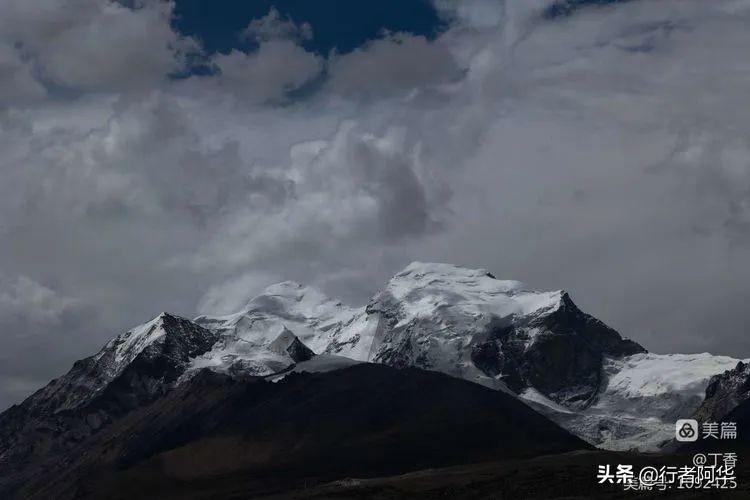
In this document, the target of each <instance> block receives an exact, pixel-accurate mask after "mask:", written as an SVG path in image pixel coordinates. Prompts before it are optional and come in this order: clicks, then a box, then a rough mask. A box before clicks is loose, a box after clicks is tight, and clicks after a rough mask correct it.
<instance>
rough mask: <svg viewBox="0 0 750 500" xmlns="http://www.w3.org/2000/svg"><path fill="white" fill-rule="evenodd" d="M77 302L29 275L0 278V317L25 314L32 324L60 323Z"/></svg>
mask: <svg viewBox="0 0 750 500" xmlns="http://www.w3.org/2000/svg"><path fill="white" fill-rule="evenodd" d="M73 306H74V302H73V301H72V300H70V299H67V298H65V297H61V296H60V295H58V294H57V293H55V292H54V291H53V290H51V289H49V288H47V287H45V286H43V285H40V284H39V283H37V282H36V281H34V280H32V279H31V278H29V277H27V276H18V277H16V278H15V279H6V280H2V281H0V318H1V319H2V321H7V320H8V318H11V319H12V318H22V319H24V320H27V321H29V322H30V323H32V324H40V323H41V324H55V323H59V322H60V320H61V316H62V315H63V314H64V313H65V312H67V311H68V310H70V309H71V308H72V307H73Z"/></svg>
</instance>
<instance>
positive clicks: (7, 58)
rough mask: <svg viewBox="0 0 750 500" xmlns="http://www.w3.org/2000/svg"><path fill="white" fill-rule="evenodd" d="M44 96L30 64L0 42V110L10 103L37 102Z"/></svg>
mask: <svg viewBox="0 0 750 500" xmlns="http://www.w3.org/2000/svg"><path fill="white" fill-rule="evenodd" d="M45 95H46V90H45V89H44V86H42V85H41V84H40V83H39V82H38V81H37V80H36V78H35V77H34V74H33V69H32V67H31V64H29V63H28V61H24V60H22V59H21V56H20V54H18V53H17V52H16V51H15V50H14V48H13V47H12V46H10V45H8V44H5V43H2V42H0V109H1V108H3V107H5V106H6V105H8V104H10V103H18V102H33V101H37V100H39V99H42V98H44V97H45Z"/></svg>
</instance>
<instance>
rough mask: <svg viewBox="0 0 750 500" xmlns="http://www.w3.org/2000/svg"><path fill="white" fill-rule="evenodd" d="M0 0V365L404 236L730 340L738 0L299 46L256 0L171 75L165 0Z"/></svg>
mask: <svg viewBox="0 0 750 500" xmlns="http://www.w3.org/2000/svg"><path fill="white" fill-rule="evenodd" d="M0 2H2V3H1V4H0V5H2V7H3V10H4V14H5V13H7V16H6V15H4V16H3V19H2V20H0V41H2V42H0V47H4V49H3V48H0V67H2V68H7V70H6V71H3V72H2V73H0V74H2V75H3V76H2V77H0V101H3V104H4V107H1V108H0V150H2V151H3V154H2V155H0V175H2V182H0V238H2V241H3V244H2V245H0V269H5V270H6V276H7V277H6V278H5V280H4V281H3V283H2V286H0V297H2V299H1V300H0V304H3V305H2V306H0V322H1V321H6V322H7V325H9V327H8V328H3V329H2V331H0V335H2V337H0V342H1V343H2V349H1V350H0V352H1V353H2V354H0V367H2V368H1V369H0V377H5V378H4V380H10V379H14V380H30V381H38V380H45V379H46V378H49V377H52V376H54V375H56V374H58V373H59V372H60V371H62V370H64V369H65V368H67V367H68V366H69V364H70V362H71V361H72V360H73V359H76V358H78V357H81V356H83V355H85V354H89V353H91V352H92V351H94V350H96V349H97V348H99V347H100V345H101V344H102V343H103V342H104V341H105V340H106V339H108V338H109V337H111V336H112V335H114V334H116V333H118V332H120V331H124V330H125V329H127V328H128V327H131V326H133V324H135V323H138V322H141V321H145V320H147V319H148V318H150V317H152V316H153V315H155V314H157V313H158V312H160V311H162V310H170V311H172V312H175V313H177V314H182V315H185V316H191V315H194V314H196V312H198V311H200V312H211V311H212V310H214V309H215V312H228V311H230V310H231V309H233V308H237V307H239V306H240V305H241V304H243V303H244V302H246V300H247V299H248V298H249V296H250V295H252V293H254V291H255V290H257V289H259V288H260V287H262V286H264V285H266V284H267V283H268V281H270V280H277V279H278V280H282V279H292V280H296V281H300V282H304V283H309V284H313V285H319V286H322V287H323V288H324V289H325V290H327V291H328V292H330V293H331V294H332V295H334V296H337V297H340V298H341V299H343V300H345V301H347V302H352V303H362V302H364V301H366V300H367V298H368V297H369V296H371V294H372V293H373V292H374V291H375V289H376V288H377V287H378V286H380V285H381V284H382V283H383V282H384V281H385V280H386V279H387V278H388V277H389V275H391V274H392V273H394V272H395V271H397V270H399V268H400V267H402V266H403V265H405V264H406V263H408V262H409V261H411V260H439V261H450V262H455V263H457V264H464V265H469V266H476V267H482V268H487V269H491V270H492V271H493V272H494V274H496V275H498V276H502V277H506V278H510V279H520V280H523V281H525V282H528V283H530V284H532V285H534V286H537V287H539V288H566V289H569V290H570V291H571V293H572V295H573V297H574V298H575V300H576V301H577V302H578V303H579V304H580V305H581V306H582V308H584V309H585V310H587V311H589V312H591V313H592V314H595V315H597V316H599V317H601V318H602V319H603V320H605V321H607V322H609V323H612V324H613V326H615V327H617V328H619V329H620V330H621V331H622V332H623V333H624V334H626V335H629V336H632V337H634V338H635V339H636V340H638V341H641V342H643V343H644V344H645V345H646V346H647V347H649V348H651V349H654V350H656V351H699V350H712V351H715V352H722V353H727V354H733V355H736V356H747V355H750V344H748V340H747V338H746V336H745V335H744V334H743V332H744V330H745V322H746V321H745V317H744V316H745V313H744V310H745V304H744V301H745V297H747V296H748V293H749V292H750V289H749V288H748V283H750V271H748V270H749V269H750V265H749V264H750V262H748V252H747V248H748V247H747V245H748V244H750V236H748V235H749V234H750V229H748V228H749V227H750V223H749V222H748V221H749V220H750V215H749V214H750V208H749V207H750V164H748V158H749V157H750V154H748V153H750V136H748V133H747V130H750V111H748V108H747V106H745V105H744V103H745V101H746V94H747V88H748V83H750V82H749V81H748V75H749V74H750V68H749V67H748V64H747V57H746V54H745V52H746V47H747V46H748V45H750V39H749V38H750V35H748V32H747V29H746V26H747V21H748V20H749V19H748V18H749V17H750V8H749V7H748V3H747V2H738V1H730V0H716V1H712V2H706V1H698V0H681V1H672V0H659V1H648V0H642V1H638V2H628V3H625V4H622V5H613V6H608V7H606V8H580V9H577V10H576V11H575V12H573V13H572V14H571V15H570V16H564V17H558V18H554V19H550V18H549V17H545V16H544V15H543V13H544V7H545V6H546V5H547V4H548V2H541V1H540V2H522V1H520V0H519V1H513V2H510V1H509V2H498V1H490V0H473V1H472V2H448V1H442V2H440V4H441V6H442V8H443V9H444V10H443V12H444V14H445V15H446V16H448V17H449V18H450V19H452V24H451V26H450V28H449V29H448V30H447V31H446V32H444V33H441V34H440V35H439V36H438V37H437V39H435V40H426V39H424V38H420V37H416V36H411V35H407V34H386V35H384V36H383V37H382V39H380V40H374V41H371V42H370V43H369V44H367V45H365V46H363V47H361V48H360V49H358V50H355V51H353V52H351V53H348V54H346V55H333V56H330V57H328V58H325V59H324V58H321V57H320V56H316V55H314V54H311V53H308V52H307V51H306V50H305V49H304V48H303V47H302V46H301V45H300V43H302V41H303V39H304V38H305V37H306V35H305V32H306V30H305V29H301V28H300V27H299V26H296V25H294V24H293V23H292V22H291V21H290V20H285V19H281V18H280V16H278V15H275V14H273V13H271V14H269V16H267V17H266V18H265V19H263V20H261V21H259V22H258V23H256V24H255V25H254V27H253V28H252V29H251V30H250V32H251V33H250V35H251V36H253V37H255V38H256V39H257V41H258V47H257V48H256V49H255V50H253V51H248V52H247V53H246V52H240V51H235V52H231V53H228V54H223V55H221V54H219V55H216V56H215V59H214V63H215V64H216V66H217V67H218V69H219V71H217V72H216V74H212V75H205V76H200V77H199V76H192V77H190V78H184V79H180V80H170V79H168V78H166V77H165V76H166V75H167V74H168V73H169V72H170V71H173V70H175V68H179V67H180V66H181V64H182V62H183V59H182V54H184V53H185V52H186V51H187V50H189V48H190V47H191V46H193V42H190V41H189V40H184V39H183V38H182V37H180V35H178V34H175V33H174V32H173V31H172V29H171V27H170V22H169V21H170V16H171V12H172V10H171V9H172V6H171V4H169V3H164V2H144V3H142V4H140V8H137V9H135V10H131V9H127V8H125V7H122V6H121V5H115V4H110V3H101V2H95V3H96V5H94V4H93V3H91V2H90V1H89V0H75V1H74V0H68V1H67V2H63V1H62V0H56V1H50V2H48V8H47V9H40V8H38V6H36V7H35V6H32V5H31V4H30V3H28V2H18V1H15V0H12V1H11V0H0ZM63 5H64V6H65V8H63ZM115 21H117V22H115ZM300 29H301V31H300ZM86 40H97V42H98V43H88V42H86V43H84V41H86ZM146 52H148V53H146ZM136 60H137V62H138V64H135V63H134V62H133V61H136ZM89 61H94V62H96V65H90V63H89ZM97 65H101V68H99V66H97ZM60 86H64V87H66V89H61V88H60ZM71 89H73V90H75V91H74V92H72V91H71ZM134 90H137V92H134ZM294 91H296V92H294ZM8 270H13V272H12V273H10V272H9V271H8ZM23 277H25V278H23ZM24 279H28V280H30V281H29V282H23V280H24ZM19 280H20V281H19ZM24 283H25V284H24ZM35 304H36V305H35ZM45 304H47V305H45ZM38 310H44V311H48V312H49V316H48V317H46V319H45V316H44V314H42V316H39V317H37V318H36V319H33V318H34V316H33V311H38ZM36 314H40V313H36ZM34 325H35V326H34ZM28 332H33V333H34V334H33V335H26V334H25V333H28ZM21 334H23V335H21ZM9 377H10V378H9ZM6 386H7V387H10V386H9V385H7V384H6ZM14 387H18V385H16V386H14ZM7 390H10V389H7ZM14 394H18V392H14ZM1 395H2V389H0V396H1ZM14 397H15V396H14ZM0 404H2V403H1V402H0Z"/></svg>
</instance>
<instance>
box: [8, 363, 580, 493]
mask: <svg viewBox="0 0 750 500" xmlns="http://www.w3.org/2000/svg"><path fill="white" fill-rule="evenodd" d="M587 448H589V446H588V445H587V444H586V443H584V442H583V441H581V440H579V439H578V438H576V437H574V436H572V435H571V434H569V433H567V432H566V431H564V430H563V429H561V428H559V427H558V426H556V425H555V424H553V423H552V422H550V421H549V420H547V419H546V418H545V417H543V416H542V415H539V414H538V413H536V412H534V411H533V410H532V409H530V408H528V407H527V406H526V405H524V404H523V403H521V402H520V401H518V400H517V399H516V398H514V397H512V396H510V395H508V394H504V393H502V392H498V391H493V390H490V389H487V388H485V387H481V386H479V385H476V384H472V383H469V382H466V381H463V380H459V379H456V378H453V377H448V376H446V375H443V374H439V373H435V372H428V371H423V370H418V369H415V368H407V369H404V370H396V369H393V368H389V367H386V366H383V365H375V364H369V363H367V364H359V365H357V366H350V367H349V368H346V369H344V370H342V371H340V372H328V373H316V374H310V373H304V374H291V375H287V376H286V377H284V378H283V379H282V380H279V381H277V382H270V381H267V380H265V379H263V378H259V377H232V376H228V375H226V374H220V373H215V372H213V371H210V370H201V371H200V372H198V373H197V374H195V376H193V377H191V379H190V380H187V381H185V382H184V383H182V384H181V385H180V386H179V387H177V388H176V389H175V390H174V391H171V392H170V393H169V394H167V395H165V396H164V397H163V398H160V399H158V400H156V401H154V402H152V403H150V404H148V405H145V406H143V407H142V408H140V409H138V410H135V411H133V412H131V413H130V414H129V415H127V416H124V417H123V418H121V419H120V420H118V421H116V422H114V423H113V424H112V425H110V426H109V427H108V428H106V429H104V430H102V432H100V433H98V434H96V435H93V436H90V437H88V438H86V439H84V440H83V441H81V442H80V443H79V444H78V446H76V447H74V448H72V449H70V450H68V451H66V452H63V453H55V454H50V455H48V456H47V457H46V460H41V461H37V462H34V463H33V464H31V465H30V466H29V467H27V468H26V469H24V470H23V471H21V472H20V473H17V474H16V475H15V476H14V477H9V476H8V475H0V478H2V479H0V497H2V498H29V499H31V498H38V499H45V500H47V499H50V498H55V499H68V498H107V499H110V500H111V499H115V498H127V499H130V498H152V497H153V496H156V495H157V494H158V495H166V493H165V492H166V491H169V492H170V494H171V495H172V497H173V498H184V497H186V496H190V497H194V496H198V497H200V498H203V496H201V495H199V493H200V492H201V491H203V493H204V494H205V497H211V494H213V495H214V498H228V497H230V496H232V495H231V494H230V493H234V494H237V493H242V494H243V495H246V496H247V497H252V496H255V494H256V493H259V492H263V491H274V490H277V489H287V488H298V487H299V488H301V487H303V485H305V484H309V485H310V486H312V485H314V484H316V483H318V482H322V481H330V480H333V479H336V478H340V477H345V476H352V475H354V476H357V477H372V476H377V475H384V474H394V473H401V472H407V471H413V470H420V469H425V468H428V467H435V466H445V465H453V464H464V463H475V462H483V461H497V460H505V459H510V458H519V457H528V456H537V455H542V454H550V453H561V452H567V451H571V450H581V449H587ZM322 457H325V459H323V460H321V458H322ZM225 485H232V486H231V487H234V488H237V490H236V491H234V492H231V491H222V488H223V487H224V486H225ZM209 492H212V493H211V494H209ZM217 492H221V493H220V494H219V493H217Z"/></svg>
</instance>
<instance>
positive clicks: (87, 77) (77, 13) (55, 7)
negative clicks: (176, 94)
mask: <svg viewBox="0 0 750 500" xmlns="http://www.w3.org/2000/svg"><path fill="white" fill-rule="evenodd" d="M0 6H1V8H2V11H3V16H2V18H1V19H0V40H3V41H5V43H7V44H8V45H10V46H13V47H16V48H17V50H18V51H19V52H20V54H22V55H23V57H24V59H26V60H28V61H31V62H32V63H33V64H34V66H35V67H36V71H37V72H38V74H39V79H41V80H43V81H44V82H48V83H49V84H53V85H59V86H63V87H69V88H72V89H81V90H108V89H112V88H117V89H121V90H123V89H133V88H143V87H144V86H147V85H152V84H154V83H156V82H158V81H160V80H163V79H165V78H166V77H167V76H168V74H169V73H172V72H176V71H179V70H180V69H182V68H183V66H184V62H185V61H184V56H185V55H186V54H187V53H189V52H192V51H195V50H197V49H198V47H197V45H196V44H195V42H193V41H191V40H189V39H185V38H183V37H181V36H180V35H178V34H177V33H175V32H174V31H173V30H172V29H171V27H170V24H169V20H170V18H171V15H172V11H173V8H174V4H173V3H172V2H163V1H159V0H145V1H140V2H137V5H136V7H135V8H128V7H126V6H124V5H122V4H121V3H118V2H114V1H109V0H108V1H98V0H48V1H46V2H45V3H44V6H43V7H40V6H39V5H38V4H34V3H30V2H27V1H24V0H2V1H1V2H0Z"/></svg>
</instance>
